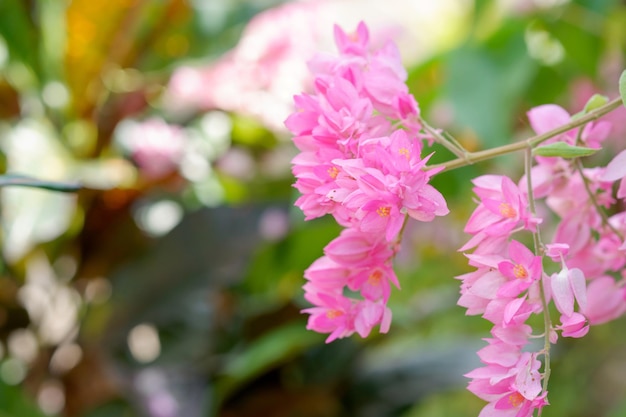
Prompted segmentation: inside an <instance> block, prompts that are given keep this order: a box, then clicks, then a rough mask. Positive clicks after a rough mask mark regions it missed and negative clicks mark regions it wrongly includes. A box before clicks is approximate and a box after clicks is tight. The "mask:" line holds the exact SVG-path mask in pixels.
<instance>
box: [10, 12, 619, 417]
mask: <svg viewBox="0 0 626 417" xmlns="http://www.w3.org/2000/svg"><path fill="white" fill-rule="evenodd" d="M278 3H279V2H254V1H227V2H224V1H218V0H216V1H213V0H198V1H196V0H170V1H166V2H153V1H149V0H125V1H120V2H107V1H93V0H73V1H72V2H63V1H48V0H38V1H30V2H22V1H18V0H5V1H3V2H1V3H0V147H1V150H2V157H3V166H4V167H5V169H4V171H5V173H6V175H5V176H4V180H6V181H7V183H8V184H7V185H11V184H15V183H16V182H19V183H21V184H25V183H28V184H32V185H34V186H35V188H39V187H38V186H39V185H42V186H45V187H48V186H50V188H48V189H35V188H33V187H18V186H7V187H2V191H1V202H2V214H1V220H2V242H3V244H2V251H3V257H2V274H1V275H0V341H1V342H2V343H1V345H0V346H1V349H0V352H2V355H1V357H2V359H1V363H0V380H2V381H3V384H4V385H3V386H5V388H6V389H2V390H1V391H2V392H1V393H0V413H4V414H6V415H11V416H29V415H44V414H45V415H64V416H124V415H127V416H144V415H147V416H186V417H195V416H209V415H216V416H218V415H219V416H246V415H255V416H256V415H259V414H267V415H276V416H281V415H302V416H343V415H350V416H355V415H363V416H367V415H376V416H379V415H389V416H422V415H429V416H433V415H442V416H443V415H459V414H463V415H477V414H478V412H479V410H480V409H481V408H482V407H483V406H484V403H483V402H482V401H480V400H477V399H475V398H474V397H473V396H472V395H471V394H469V393H467V392H466V391H464V388H465V385H466V379H465V378H463V377H462V374H463V373H466V372H468V371H469V370H471V369H472V368H475V367H476V366H478V361H477V359H476V358H475V354H474V352H475V351H476V350H478V349H480V348H481V347H482V343H481V342H480V341H479V340H478V338H480V337H483V335H485V334H487V331H488V327H486V325H485V324H484V323H482V322H481V320H478V319H473V318H467V317H464V315H463V312H462V310H461V309H459V308H458V307H456V306H455V303H456V301H457V298H458V282H457V281H455V280H451V279H449V278H450V277H452V276H455V275H460V274H463V273H466V272H468V269H467V265H466V260H465V259H464V257H463V256H462V255H461V254H454V255H450V254H451V253H455V251H456V250H457V248H458V247H460V246H461V245H462V244H463V242H464V241H465V239H466V238H465V236H463V234H462V233H461V230H462V228H463V224H464V223H465V222H466V221H467V219H468V217H469V216H470V214H471V211H472V210H473V209H474V207H472V206H471V205H468V204H467V202H468V201H470V200H471V198H472V197H471V190H470V185H469V184H470V183H469V182H468V178H473V177H477V176H480V175H481V174H484V173H487V172H494V171H497V172H500V173H503V174H507V175H511V176H515V175H517V174H519V173H520V172H522V170H523V169H524V167H523V164H522V163H521V162H520V161H518V159H517V158H516V157H510V156H503V157H500V158H497V159H493V160H489V161H486V162H481V163H480V164H475V165H471V166H465V167H462V168H459V169H455V170H445V171H443V172H441V173H440V174H437V175H436V176H434V177H433V178H432V186H433V187H435V188H436V189H437V190H439V191H440V192H441V193H442V195H444V196H445V197H446V201H447V205H448V208H449V209H450V212H451V214H450V215H448V216H446V217H445V218H439V219H437V220H436V221H434V222H432V223H428V224H423V225H420V226H423V227H416V226H415V225H412V224H407V226H406V227H405V228H404V230H403V243H402V248H401V249H400V251H399V252H398V253H397V255H396V258H395V261H394V269H395V271H396V274H397V276H398V279H399V281H400V283H401V287H402V291H401V292H397V291H396V292H392V293H391V295H390V297H389V300H388V306H389V308H390V309H391V310H392V311H393V316H394V319H393V325H392V326H391V329H390V331H389V333H388V334H387V335H385V336H384V337H379V336H373V337H372V336H370V339H369V340H367V341H361V340H357V339H354V338H350V339H345V340H341V341H336V342H334V343H333V344H330V345H325V344H324V343H323V340H324V338H323V337H319V335H317V334H315V333H312V332H308V331H307V330H305V325H306V317H305V316H303V315H302V314H300V310H301V309H304V308H307V307H309V306H310V305H309V304H308V303H307V302H306V301H305V300H303V298H302V294H301V291H302V290H301V286H302V284H303V283H304V280H303V279H302V276H303V273H304V271H305V269H306V268H307V267H308V266H309V265H310V264H311V263H312V262H313V261H314V260H315V259H317V258H318V257H320V256H321V255H322V254H323V248H324V246H325V245H326V244H327V242H329V241H330V240H332V239H333V238H334V237H335V236H337V235H338V233H339V228H338V226H337V225H336V224H335V223H334V222H333V221H328V219H318V220H315V221H313V222H307V223H305V222H303V221H302V217H301V214H299V213H298V212H297V211H296V210H294V209H293V208H292V203H293V201H295V200H296V199H297V195H296V191H295V190H294V189H293V188H292V186H291V184H292V182H293V179H292V176H291V172H290V161H291V159H292V158H293V157H294V156H295V153H296V150H295V149H294V147H293V146H292V145H291V144H290V142H289V135H288V134H287V132H286V130H285V128H284V126H283V121H284V120H285V118H286V117H287V115H288V114H289V112H290V111H291V108H292V96H293V95H294V94H298V93H299V91H301V90H302V89H303V88H310V87H311V84H310V75H309V74H308V69H307V67H306V62H307V60H309V59H310V58H311V57H312V56H313V54H314V53H315V52H316V51H317V50H319V49H325V50H331V39H330V38H331V34H332V25H333V24H335V23H338V24H340V25H342V26H343V27H345V28H352V27H356V23H357V22H358V21H359V20H364V21H366V22H367V23H368V25H369V26H370V28H371V31H372V36H371V39H372V40H375V39H383V38H388V37H393V38H394V39H395V40H396V41H398V42H399V46H400V50H401V53H402V56H403V57H405V58H406V60H405V65H406V68H407V71H408V87H409V91H410V92H411V93H412V94H414V95H415V97H416V98H417V100H418V101H419V103H420V108H421V113H420V114H421V116H422V117H423V119H424V120H428V121H429V122H430V123H431V124H432V125H434V126H437V127H441V128H443V129H445V130H446V131H447V132H450V133H451V135H453V136H454V137H455V138H456V140H457V141H458V143H459V144H460V145H461V146H462V147H463V148H464V149H465V150H467V152H469V154H470V155H474V154H475V152H476V151H478V150H479V149H486V148H496V147H500V146H507V145H508V144H510V143H512V142H516V141H517V140H519V139H525V138H528V137H531V136H532V133H530V129H529V127H528V122H527V121H526V120H527V119H526V116H525V113H526V112H527V111H528V110H529V109H530V108H533V107H536V106H538V105H540V104H542V103H551V102H553V103H559V104H560V105H561V106H563V107H564V108H565V109H568V110H571V112H572V113H575V112H576V111H578V110H580V109H582V108H583V107H584V105H585V103H586V102H587V101H588V99H589V98H590V97H591V96H592V95H593V94H595V93H598V94H602V95H608V96H610V97H613V96H614V95H615V94H616V88H615V86H616V85H617V82H618V78H619V74H620V72H621V70H622V69H623V66H624V65H623V59H624V52H625V51H624V48H625V45H624V39H625V38H626V36H625V34H624V29H623V28H624V27H626V21H625V19H626V11H625V9H624V6H623V5H622V4H621V3H620V2H618V1H610V0H607V1H585V0H575V1H561V2H551V3H550V4H548V3H549V2H541V1H534V0H533V1H530V0H529V1H522V0H519V1H516V2H500V1H482V0H481V1H475V2H472V1H460V0H446V1H441V2H437V4H432V3H431V2H421V1H419V2H410V4H408V2H405V1H404V0H398V1H396V2H392V3H389V4H388V2H385V5H380V4H377V3H376V2H369V1H365V2H363V1H354V2H351V1H345V2H339V3H337V2H326V1H309V2H293V3H286V4H283V5H279V4H278ZM265 9H266V10H265ZM262 11H263V12H262ZM261 12H262V13H261ZM435 16H436V18H435ZM441 22H447V23H446V24H441ZM399 28H403V29H400V30H399ZM379 36H381V37H380V38H379ZM587 111H590V112H592V113H593V112H594V111H595V110H594V109H591V108H589V109H587ZM594 114H595V113H594ZM605 118H606V120H608V121H610V122H611V123H612V124H613V130H612V131H611V134H610V137H609V138H608V139H607V141H606V142H605V143H606V144H607V145H606V147H607V149H609V151H608V152H604V151H603V152H598V153H596V154H594V155H592V156H589V157H585V158H586V159H585V164H586V166H591V165H606V163H608V162H609V161H610V160H611V158H612V156H613V155H611V149H613V150H615V151H614V152H613V153H614V154H617V152H618V150H619V149H621V148H620V147H619V146H620V145H619V143H621V142H620V138H623V136H624V123H623V119H624V109H621V110H616V111H614V112H611V113H610V114H609V115H608V116H605ZM537 133H540V132H537ZM446 138H447V136H446ZM576 145H577V146H578V145H580V144H576ZM550 146H554V145H550ZM448 147H449V146H448ZM451 149H455V148H454V147H452V148H451ZM433 150H435V155H433V157H431V159H430V161H429V164H444V163H446V161H448V160H450V159H453V158H454V153H451V151H449V150H448V149H446V147H444V145H442V144H439V143H436V144H435V145H434V146H433ZM556 151H557V152H562V151H561V150H558V149H557V150H556ZM574 151H575V150H574ZM539 152H540V153H541V152H555V150H554V149H551V148H547V149H544V150H542V151H539ZM478 153H480V151H478ZM587 164H589V165H587ZM78 184H80V186H81V187H80V189H78V190H74V189H73V186H74V185H78ZM65 186H68V188H67V190H68V191H71V192H69V193H60V192H54V191H55V190H60V189H63V190H65V189H66V188H65ZM59 187H60V188H59ZM609 214H611V213H609ZM444 231H445V232H444ZM553 317H555V318H557V316H556V315H553ZM535 324H536V325H538V326H540V325H541V323H539V322H538V323H535ZM621 327H623V323H621V321H616V322H614V323H610V324H606V325H602V326H598V327H594V328H593V329H592V330H591V331H590V332H589V334H588V335H587V336H586V337H585V338H584V339H581V340H580V341H577V342H580V343H571V344H570V343H560V344H559V345H558V346H559V348H558V349H553V351H552V352H551V363H552V367H553V369H555V371H554V372H553V373H552V375H551V377H550V402H551V404H552V405H551V406H550V407H549V408H547V409H546V410H545V411H544V415H573V416H576V415H589V414H592V415H604V416H618V415H621V414H623V410H624V407H625V406H624V403H623V393H624V392H625V391H626V384H625V383H624V381H623V378H622V377H621V376H620V375H619V373H616V372H613V371H612V370H614V369H617V364H619V363H621V361H623V349H622V346H623V343H624V340H623V338H621V336H619V335H620V334H623V333H624V332H623V331H622V329H621ZM478 335H480V336H478ZM477 336H478V337H477ZM579 358H585V360H579ZM589 381H591V382H592V383H590V382H589ZM609 387H610V389H609ZM580 392H587V393H588V395H585V396H581V395H580ZM620 413H621V414H620Z"/></svg>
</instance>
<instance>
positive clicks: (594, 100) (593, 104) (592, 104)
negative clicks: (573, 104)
mask: <svg viewBox="0 0 626 417" xmlns="http://www.w3.org/2000/svg"><path fill="white" fill-rule="evenodd" d="M608 102H609V98H608V97H607V96H603V95H601V94H594V95H593V96H591V98H590V99H589V100H587V103H586V104H585V109H584V110H583V112H584V113H589V112H590V111H592V110H595V109H597V108H599V107H602V106H604V105H605V104H606V103H608Z"/></svg>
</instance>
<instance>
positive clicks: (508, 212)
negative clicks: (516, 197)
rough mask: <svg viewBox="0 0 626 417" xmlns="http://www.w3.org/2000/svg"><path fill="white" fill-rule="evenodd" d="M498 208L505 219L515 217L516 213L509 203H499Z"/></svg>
mask: <svg viewBox="0 0 626 417" xmlns="http://www.w3.org/2000/svg"><path fill="white" fill-rule="evenodd" d="M498 208H499V209H500V214H501V215H502V216H503V217H506V218H507V219H514V218H515V217H517V211H516V210H515V209H514V208H513V207H511V205H510V204H509V203H500V206H499V207H498Z"/></svg>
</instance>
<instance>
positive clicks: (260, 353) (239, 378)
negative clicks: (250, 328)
mask: <svg viewBox="0 0 626 417" xmlns="http://www.w3.org/2000/svg"><path fill="white" fill-rule="evenodd" d="M322 340H323V337H322V336H321V335H320V334H318V333H314V332H312V331H309V330H306V328H305V325H304V323H303V322H301V321H297V322H295V323H290V324H287V325H285V326H283V327H279V328H278V329H276V330H273V331H271V332H269V333H266V334H265V335H263V336H262V337H260V338H259V339H258V340H255V341H254V342H253V343H252V344H251V345H250V346H248V348H247V349H246V350H245V351H244V352H242V353H240V354H239V355H236V356H235V355H233V358H232V360H230V361H229V362H227V363H226V366H225V368H224V373H225V375H224V378H222V380H221V381H220V383H219V384H218V385H219V386H218V388H219V389H218V391H219V392H220V396H221V399H224V398H226V397H228V395H229V394H230V393H231V392H232V391H233V390H235V389H237V388H238V387H240V386H241V385H242V384H244V383H245V382H247V381H249V380H251V379H252V378H254V377H256V376H258V375H260V374H262V373H263V372H266V371H267V370H269V369H271V368H272V367H273V366H276V365H277V364H279V363H281V362H284V361H286V360H288V359H289V358H291V357H293V356H295V355H296V354H298V353H300V352H302V351H303V350H305V349H307V348H309V347H310V346H313V345H316V344H319V343H320V342H321V341H322Z"/></svg>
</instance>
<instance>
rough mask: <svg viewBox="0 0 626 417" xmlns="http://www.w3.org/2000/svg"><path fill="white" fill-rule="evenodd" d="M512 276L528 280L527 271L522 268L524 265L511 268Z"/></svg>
mask: <svg viewBox="0 0 626 417" xmlns="http://www.w3.org/2000/svg"><path fill="white" fill-rule="evenodd" d="M513 275H515V278H519V279H525V278H528V271H527V270H526V268H524V265H520V264H517V265H515V266H514V267H513Z"/></svg>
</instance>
